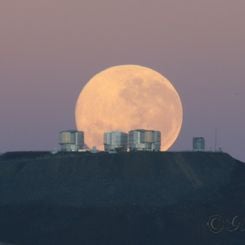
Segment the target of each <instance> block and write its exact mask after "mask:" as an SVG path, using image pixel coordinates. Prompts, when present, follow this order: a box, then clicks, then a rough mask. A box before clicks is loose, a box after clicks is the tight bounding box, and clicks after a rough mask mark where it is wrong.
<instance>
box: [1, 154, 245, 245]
mask: <svg viewBox="0 0 245 245" xmlns="http://www.w3.org/2000/svg"><path fill="white" fill-rule="evenodd" d="M244 193H245V165H244V164H243V163H241V162H239V161H237V160H235V159H233V158H232V157H230V156H229V155H227V154H224V153H201V152H200V153H193V152H186V153H184V152H183V153H171V152H166V153H160V152H159V153H147V152H145V153H144V152H141V153H140V152H138V153H137V152H135V153H121V154H107V153H98V154H91V153H79V154H75V153H73V154H71V153H67V154H65V153H58V154H55V155H52V154H50V153H47V152H42V153H35V152H32V153H31V152H29V153H17V152H15V153H8V154H4V155H2V156H1V157H0V240H2V241H6V242H10V243H15V244H45V245H48V244H85V245H90V244H91V245H92V244H93V245H94V244H98V245H103V244H105V245H110V244H111V245H112V244H113V245H131V244H132V245H137V244H139V245H145V244H146V245H158V244H159V245H160V244H161V245H163V244H164V245H175V244H195V245H196V244H198V245H199V244H201V245H202V244H203V245H204V244H205V245H206V244H211V245H216V244H220V245H221V244H222V245H223V244H227V245H228V244H229V245H230V244H232V245H243V244H244V242H245V212H244V204H245V194H244Z"/></svg>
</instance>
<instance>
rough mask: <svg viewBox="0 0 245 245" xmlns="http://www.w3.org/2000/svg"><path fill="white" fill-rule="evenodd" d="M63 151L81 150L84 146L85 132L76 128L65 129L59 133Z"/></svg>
mask: <svg viewBox="0 0 245 245" xmlns="http://www.w3.org/2000/svg"><path fill="white" fill-rule="evenodd" d="M59 144H60V146H61V151H79V150H80V149H82V148H83V147H84V133H83V132H82V131H76V130H64V131H61V132H60V134H59Z"/></svg>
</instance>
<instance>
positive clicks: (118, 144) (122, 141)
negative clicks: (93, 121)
mask: <svg viewBox="0 0 245 245" xmlns="http://www.w3.org/2000/svg"><path fill="white" fill-rule="evenodd" d="M104 149H105V151H106V152H125V151H127V149H128V134H127V133H124V132H120V131H111V132H105V133H104Z"/></svg>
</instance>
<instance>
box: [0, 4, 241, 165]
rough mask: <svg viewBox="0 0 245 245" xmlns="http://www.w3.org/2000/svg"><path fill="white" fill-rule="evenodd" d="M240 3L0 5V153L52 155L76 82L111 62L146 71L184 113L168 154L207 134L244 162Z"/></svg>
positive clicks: (70, 124) (70, 113)
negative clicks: (166, 83)
mask: <svg viewBox="0 0 245 245" xmlns="http://www.w3.org/2000/svg"><path fill="white" fill-rule="evenodd" d="M244 9H245V1H244V0H234V1H228V0H185V1H180V0H178V1H177V0H168V1H166V0H158V1H156V0H153V1H149V0H123V1H117V0H103V1H98V0H97V1H94V0H87V1H83V0H70V1H67V0H35V1H33V0H21V1H20V0H11V1H9V0H2V1H1V6H0V152H4V151H10V150H44V149H54V148H57V147H58V145H57V142H58V132H59V131H60V130H62V129H70V128H74V127H75V119H74V107H75V103H76V99H77V97H78V94H79V93H80V90H81V89H82V87H83V86H84V84H85V83H86V82H87V81H88V80H89V79H90V78H91V77H92V76H93V75H94V74H95V73H97V72H99V71H101V70H103V69H104V68H107V67H109V66H113V65H119V64H139V65H143V66H149V67H151V68H153V69H155V70H157V71H159V72H160V73H162V74H164V75H165V76H166V77H167V78H168V79H170V80H171V81H172V82H173V84H174V86H175V87H176V89H177V90H178V91H179V93H180V96H181V98H182V102H183V107H184V124H183V129H182V132H181V135H180V137H179V139H178V140H177V142H176V144H175V146H174V147H173V148H172V150H189V149H191V143H192V137H193V136H199V135H200V136H204V137H206V142H207V148H208V149H213V147H214V131H215V128H217V129H218V146H221V147H222V148H223V150H224V151H226V152H228V153H230V154H231V155H232V156H234V157H236V158H238V159H240V160H243V161H245V144H244V141H245V130H244V125H245V96H244V93H245V79H244V78H245V67H244V64H245V46H244V45H245V28H244V23H245V14H244Z"/></svg>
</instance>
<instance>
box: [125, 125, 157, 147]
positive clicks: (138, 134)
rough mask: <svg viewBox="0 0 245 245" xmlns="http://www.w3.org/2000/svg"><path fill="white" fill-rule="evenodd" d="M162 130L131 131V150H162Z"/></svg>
mask: <svg viewBox="0 0 245 245" xmlns="http://www.w3.org/2000/svg"><path fill="white" fill-rule="evenodd" d="M160 149H161V132H160V131H155V130H145V129H135V130H131V131H129V150H130V151H160Z"/></svg>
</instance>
